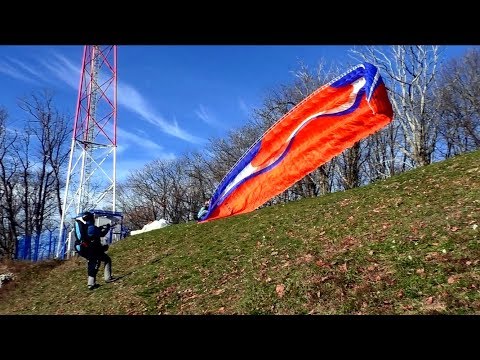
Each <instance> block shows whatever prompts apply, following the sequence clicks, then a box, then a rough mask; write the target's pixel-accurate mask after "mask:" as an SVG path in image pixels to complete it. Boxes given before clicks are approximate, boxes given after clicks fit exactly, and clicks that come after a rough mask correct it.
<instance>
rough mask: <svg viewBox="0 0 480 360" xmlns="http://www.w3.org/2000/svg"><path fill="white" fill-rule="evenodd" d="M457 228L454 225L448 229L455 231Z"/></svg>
mask: <svg viewBox="0 0 480 360" xmlns="http://www.w3.org/2000/svg"><path fill="white" fill-rule="evenodd" d="M458 229H459V228H458V227H456V226H454V227H452V228H451V229H450V230H452V231H453V232H455V231H457V230H458Z"/></svg>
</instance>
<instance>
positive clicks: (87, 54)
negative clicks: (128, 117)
mask: <svg viewBox="0 0 480 360" xmlns="http://www.w3.org/2000/svg"><path fill="white" fill-rule="evenodd" d="M116 150H117V46H116V45H86V46H85V47H84V50H83V60H82V67H81V69H80V85H79V89H78V101H77V107H76V114H75V122H74V124H73V136H72V145H71V148H70V159H69V162H68V172H67V179H66V184H65V193H64V197H63V208H62V210H63V211H62V217H61V221H60V234H59V240H58V246H57V252H56V257H57V258H59V257H63V255H64V253H65V252H67V254H68V252H69V251H70V250H71V242H72V241H71V240H70V236H66V234H68V225H70V223H71V221H70V219H72V218H73V217H75V215H77V214H80V213H81V212H83V211H86V210H91V209H97V208H101V209H103V210H109V211H113V212H115V190H116V189H115V177H116V158H117V151H116ZM64 237H65V238H66V239H64ZM64 245H66V246H64ZM62 252H63V253H62Z"/></svg>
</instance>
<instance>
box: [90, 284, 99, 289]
mask: <svg viewBox="0 0 480 360" xmlns="http://www.w3.org/2000/svg"><path fill="white" fill-rule="evenodd" d="M99 286H100V285H99V284H93V285H88V290H93V289H96V288H98V287H99Z"/></svg>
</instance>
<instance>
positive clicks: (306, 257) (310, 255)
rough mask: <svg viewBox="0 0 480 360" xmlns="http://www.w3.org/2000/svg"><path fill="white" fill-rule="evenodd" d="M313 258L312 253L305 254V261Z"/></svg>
mask: <svg viewBox="0 0 480 360" xmlns="http://www.w3.org/2000/svg"><path fill="white" fill-rule="evenodd" d="M313 259H314V257H313V255H312V254H307V255H305V261H306V262H310V261H312V260H313Z"/></svg>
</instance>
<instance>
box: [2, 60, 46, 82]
mask: <svg viewBox="0 0 480 360" xmlns="http://www.w3.org/2000/svg"><path fill="white" fill-rule="evenodd" d="M0 73H4V74H5V75H8V76H10V77H12V78H14V79H17V80H22V81H26V82H28V83H36V82H37V81H36V80H35V79H32V77H31V76H27V75H25V73H24V70H20V69H18V68H16V67H14V66H12V65H10V64H9V63H7V62H5V61H0Z"/></svg>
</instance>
